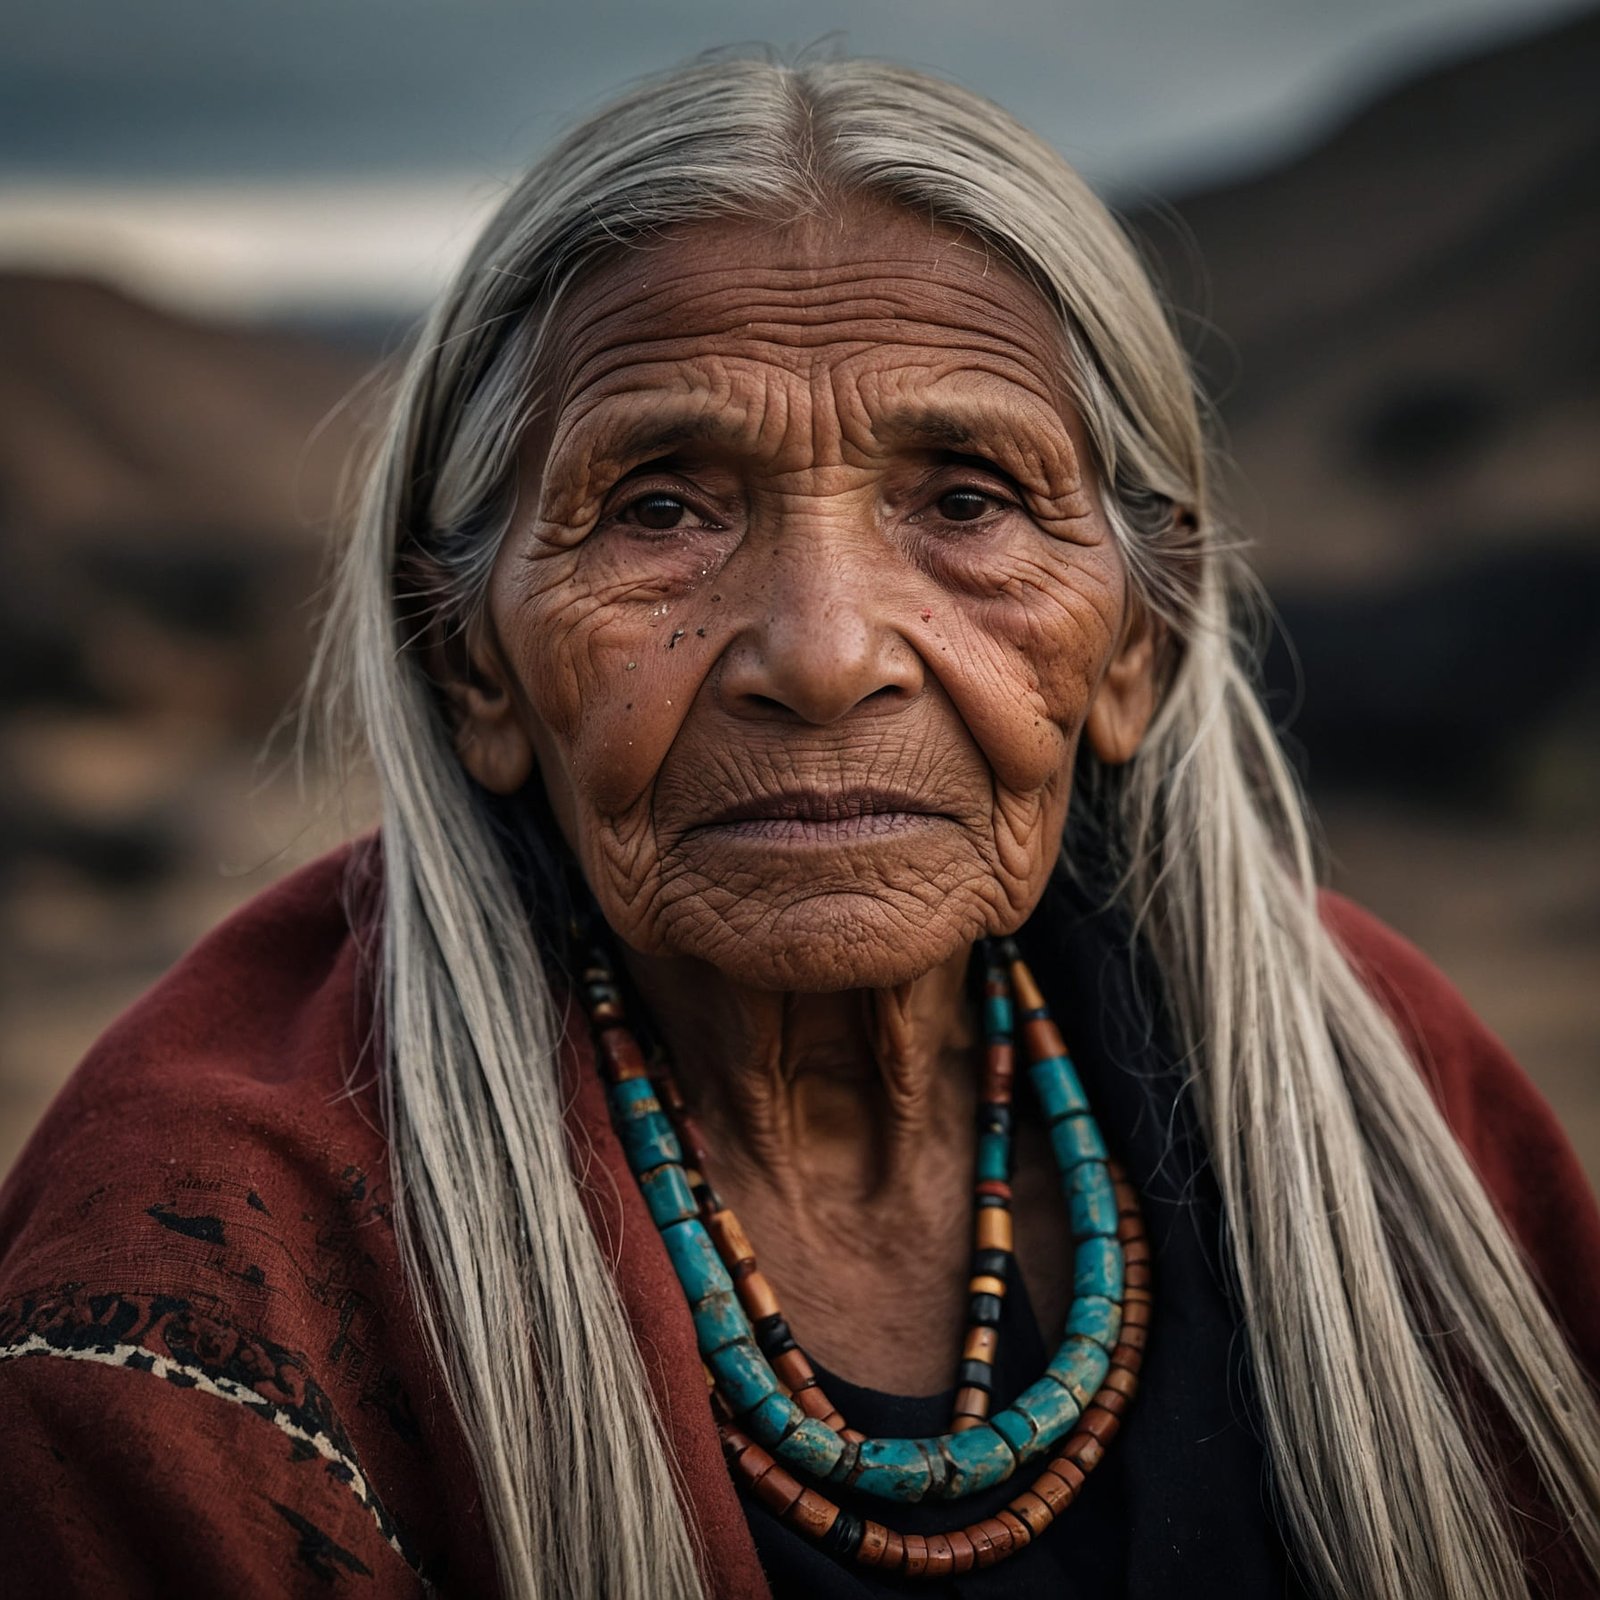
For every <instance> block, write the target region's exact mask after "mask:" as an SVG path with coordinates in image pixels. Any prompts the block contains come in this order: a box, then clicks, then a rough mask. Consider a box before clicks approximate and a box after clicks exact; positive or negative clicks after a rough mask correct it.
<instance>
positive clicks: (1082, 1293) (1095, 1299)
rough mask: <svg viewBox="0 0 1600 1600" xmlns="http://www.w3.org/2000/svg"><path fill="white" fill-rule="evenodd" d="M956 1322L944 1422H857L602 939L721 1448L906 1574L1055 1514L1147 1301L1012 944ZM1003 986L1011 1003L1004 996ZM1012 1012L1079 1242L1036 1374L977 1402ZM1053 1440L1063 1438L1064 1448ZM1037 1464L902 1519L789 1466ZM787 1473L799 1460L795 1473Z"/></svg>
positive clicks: (1129, 1374)
mask: <svg viewBox="0 0 1600 1600" xmlns="http://www.w3.org/2000/svg"><path fill="white" fill-rule="evenodd" d="M983 959H984V985H983V988H984V1032H985V1053H984V1071H983V1082H982V1086H981V1093H980V1101H979V1109H978V1150H977V1170H976V1178H975V1199H976V1202H977V1205H976V1212H975V1220H974V1250H973V1272H972V1277H971V1280H970V1282H969V1284H968V1295H969V1309H968V1331H967V1335H966V1338H965V1340H964V1342H963V1345H962V1355H961V1362H960V1366H959V1368H958V1372H957V1388H956V1398H955V1402H954V1406H953V1416H952V1421H951V1429H950V1432H948V1433H946V1434H943V1435H940V1436H938V1437H936V1438H927V1439H876V1438H869V1437H867V1436H865V1435H863V1434H861V1433H859V1432H857V1431H856V1430H854V1429H851V1428H850V1427H849V1426H848V1425H847V1424H846V1421H845V1418H844V1417H843V1415H842V1414H841V1413H840V1412H839V1410H838V1408H837V1407H836V1406H834V1404H833V1403H832V1401H830V1400H829V1399H828V1397H827V1395H826V1394H825V1393H824V1392H823V1390H822V1387H821V1385H820V1384H819V1383H818V1382H817V1378H816V1374H815V1372H814V1370H813V1369H812V1366H811V1363H810V1362H809V1360H808V1359H807V1358H806V1355H805V1352H804V1351H803V1350H801V1348H800V1347H799V1345H798V1344H797V1343H796V1342H795V1340H794V1338H793V1335H792V1334H791V1332H790V1330H789V1327H788V1324H787V1322H786V1321H785V1320H784V1317H783V1313H782V1308H781V1307H780V1305H779V1303H778V1298H777V1295H776V1294H775V1293H774V1291H773V1289H772V1286H771V1285H770V1283H768V1281H767V1279H766V1278H765V1276H764V1275H763V1274H762V1272H761V1270H760V1267H759V1266H758V1265H757V1263H756V1258H755V1252H754V1250H753V1249H752V1248H751V1245H750V1242H749V1240H748V1238H746V1236H745V1234H744V1230H743V1229H742V1228H741V1227H740V1226H739V1222H738V1219H737V1218H736V1217H735V1216H734V1214H733V1212H732V1211H731V1210H730V1209H729V1208H728V1207H727V1206H726V1205H724V1204H723V1203H722V1201H721V1199H720V1197H719V1196H718V1195H717V1193H716V1191H715V1189H714V1188H713V1187H712V1185H711V1183H710V1181H709V1180H708V1178H707V1177H706V1168H707V1164H708V1163H707V1153H706V1150H705V1146H704V1143H703V1141H702V1140H701V1139H700V1136H699V1132H698V1130H697V1128H696V1127H695V1124H694V1120H693V1118H692V1117H691V1116H690V1114H689V1112H688V1109H687V1107H686V1106H685V1104H684V1100H683V1096H682V1095H681V1093H680V1092H679V1090H678V1087H677V1084H676V1083H675V1082H674V1080H673V1078H672V1075H671V1072H670V1070H669V1069H668V1068H667V1066H666V1064H665V1063H664V1062H662V1061H656V1062H654V1063H652V1064H650V1065H647V1064H646V1061H645V1059H644V1056H643V1053H642V1052H641V1050H640V1048H639V1045H638V1042H637V1040H636V1039H635V1038H634V1036H633V1034H632V1032H631V1031H630V1030H629V1028H628V1026H627V1022H626V1017H625V1013H624V1007H623V999H622V991H621V989H620V988H619V986H618V985H617V982H616V979H615V975H614V973H613V971H612V968H611V964H610V961H609V959H608V957H607V956H606V953H605V952H604V951H603V950H601V949H595V950H593V951H592V952H591V954H590V958H589V961H588V963H587V965H586V967H585V969H584V971H583V977H582V989H583V996H584V1000H585V1003H586V1005H587V1008H588V1012H589V1018H590V1022H591V1025H592V1027H593V1031H594V1035H595V1039H596V1043H597V1046H598V1049H597V1057H598V1060H599V1062H600V1065H601V1072H602V1076H603V1077H604V1079H605V1082H606V1089H607V1097H608V1099H609V1101H610V1105H611V1111H612V1116H613V1119H614V1121H615V1124H616V1128H617V1132H618V1135H619V1137H620V1138H621V1140H622V1144H623V1148H624V1150H625V1152H626V1154H627V1158H628V1163H629V1166H630V1167H631V1168H632V1170H633V1173H634V1175H635V1177H636V1178H637V1179H638V1182H639V1187H640V1190H641V1192H642V1193H643V1195H644V1199H645V1203H646V1205H647V1206H648V1207H649V1210H650V1214H651V1216H652V1218H653V1219H654V1221H655V1223H656V1226H657V1228H658V1229H660V1231H661V1237H662V1241H663V1243H664V1244H665V1245H666V1248H667V1253H668V1255H669V1257H670V1258H671V1261H672V1264H673V1268H674V1271H675V1272H676V1274H677V1277H678V1281H679V1283H680V1284H681V1285H682V1287H683V1291H684V1294H685V1297H686V1298H687V1300H688V1302H689V1308H690V1312H691V1314H692V1316H693V1319H694V1325H695V1333H696V1338H697V1340H698V1343H699V1347H700V1353H701V1356H702V1357H703V1359H704V1360H705V1362H706V1366H707V1374H706V1376H707V1382H708V1385H709V1387H710V1390H711V1396H712V1405H713V1409H714V1411H715V1413H716V1416H717V1426H718V1432H719V1434H720V1437H721V1439H722V1444H723V1448H724V1452H725V1454H726V1455H727V1458H728V1461H729V1464H730V1466H731V1468H732V1470H733V1472H734V1474H735V1476H736V1477H738V1478H739V1479H740V1480H741V1481H743V1482H744V1483H745V1485H746V1487H747V1488H748V1489H749V1490H750V1492H751V1493H752V1494H753V1495H754V1497H755V1498H756V1499H757V1500H759V1501H760V1502H761V1503H762V1504H763V1505H765V1506H766V1507H768V1509H769V1510H771V1511H772V1512H774V1514H776V1515H777V1516H778V1517H779V1518H780V1519H781V1520H782V1521H784V1522H785V1523H787V1524H788V1525H789V1526H791V1527H793V1528H795V1529H797V1530H798V1531H800V1532H802V1533H804V1534H806V1535H807V1536H809V1537H810V1538H812V1539H814V1540H815V1541H816V1542H817V1543H819V1544H820V1545H821V1546H822V1547H823V1548H824V1549H826V1550H828V1551H829V1552H830V1553H832V1554H833V1555H834V1556H836V1557H838V1558H840V1559H843V1560H854V1561H855V1562H857V1563H858V1564H860V1565H863V1566H868V1567H875V1568H878V1569H880V1570H884V1571H889V1572H894V1573H898V1574H901V1575H903V1576H906V1577H930V1578H931V1577H942V1576H947V1575H949V1574H951V1573H956V1572H966V1571H968V1570H970V1569H971V1568H972V1567H974V1566H979V1567H987V1566H991V1565H993V1564H994V1563H995V1562H996V1561H999V1560H1002V1559H1004V1557H1006V1556H1008V1555H1010V1554H1013V1553H1014V1552H1015V1551H1017V1550H1020V1549H1021V1548H1022V1547H1023V1546H1024V1545H1026V1544H1028V1543H1029V1542H1031V1540H1033V1539H1034V1538H1036V1537H1037V1536H1038V1535H1039V1534H1041V1533H1043V1532H1044V1530H1045V1529H1046V1528H1047V1527H1049V1525H1050V1524H1051V1522H1053V1521H1054V1519H1055V1518H1056V1517H1057V1516H1058V1515H1060V1513H1061V1512H1062V1511H1064V1510H1065V1509H1066V1507H1067V1506H1068V1505H1069V1504H1071V1502H1072V1500H1073V1499H1074V1498H1075V1496H1076V1495H1077V1493H1078V1490H1079V1488H1080V1487H1081V1485H1082V1483H1083V1481H1084V1476H1085V1474H1086V1473H1087V1472H1089V1471H1090V1470H1091V1469H1092V1468H1093V1467H1094V1466H1095V1465H1096V1463H1097V1462H1098V1461H1099V1460H1100V1458H1101V1456H1102V1455H1103V1453H1104V1450H1105V1446H1106V1445H1107V1444H1108V1443H1109V1442H1110V1440H1111V1438H1112V1437H1113V1436H1114V1435H1115V1433H1116V1431H1117V1429H1118V1427H1119V1426H1120V1424H1121V1418H1122V1415H1123V1413H1124V1412H1125V1411H1126V1409H1127V1407H1128V1405H1129V1403H1130V1402H1131V1401H1132V1398H1133V1396H1134V1393H1135V1392H1136V1390H1137V1387H1138V1372H1139V1366H1140V1362H1141V1360H1142V1358H1143V1351H1144V1344H1145V1336H1146V1330H1147V1328H1148V1324H1149V1314H1150V1264H1149V1262H1150V1252H1149V1246H1148V1244H1147V1242H1146V1240H1145V1237H1144V1229H1143V1225H1142V1223H1141V1220H1140V1216H1139V1208H1138V1201H1137V1197H1136V1195H1135V1193H1134V1190H1133V1187H1132V1185H1131V1184H1129V1183H1128V1182H1127V1180H1126V1178H1125V1176H1124V1175H1123V1173H1122V1170H1121V1168H1120V1167H1118V1166H1117V1164H1116V1163H1115V1162H1113V1161H1112V1160H1111V1159H1110V1157H1109V1156H1108V1154H1107V1152H1106V1148H1105V1144H1104V1142H1103V1140H1102V1139H1101V1136H1100V1132H1099V1129H1098V1127H1097V1126H1096V1124H1095V1121H1094V1118H1093V1116H1092V1115H1091V1114H1090V1111H1089V1104H1088V1100H1087V1098H1086V1097H1085V1095H1084V1093H1083V1088H1082V1085H1081V1084H1080V1083H1079V1081H1078V1075H1077V1071H1076V1069H1075V1068H1074V1066H1073V1064H1072V1061H1071V1058H1070V1057H1069V1056H1068V1054H1067V1051H1066V1047H1065V1046H1064V1044H1063V1043H1062V1040H1061V1035H1060V1032H1059V1031H1058V1030H1057V1028H1056V1026H1055V1024H1054V1022H1053V1021H1052V1020H1051V1018H1050V1014H1049V1012H1048V1010H1047V1009H1046V1007H1045V1004H1044V999H1043V996H1042V995H1041V994H1040V992H1039V988H1038V985H1037V984H1036V983H1035V982H1034V979H1033V975H1032V974H1031V973H1030V972H1029V971H1028V968H1027V966H1026V964H1025V963H1024V962H1023V961H1022V959H1021V956H1020V955H1019V954H1018V952H1017V949H1016V946H1015V945H1014V944H1013V943H1012V942H1011V941H1010V940H1004V941H999V942H995V941H985V942H984V947H983ZM1014 1001H1015V1004H1014V1003H1013V1002H1014ZM1018 1010H1020V1013H1021V1016H1020V1021H1021V1024H1022V1034H1023V1039H1024V1041H1025V1044H1026V1048H1027V1053H1028V1058H1029V1073H1028V1076H1029V1079H1030V1082H1031V1083H1032V1086H1033V1090H1034V1094H1035V1096H1036V1098H1037V1100H1038V1102H1039V1105H1040V1108H1041V1111H1042V1112H1043V1115H1044V1117H1045V1119H1046V1122H1047V1124H1048V1126H1049V1132H1050V1143H1051V1148H1052V1150H1053V1152H1054V1155H1055V1159H1056V1164H1057V1167H1058V1169H1059V1170H1060V1173H1061V1179H1062V1186H1063V1190H1064V1192H1065V1196H1066V1200H1067V1207H1068V1212H1069V1218H1070V1222H1071V1229H1072V1238H1073V1249H1074V1255H1073V1295H1074V1298H1073V1303H1072V1309H1071V1311H1070V1312H1069V1314H1068V1317H1067V1323H1066V1329H1065V1334H1064V1337H1063V1339H1062V1343H1061V1345H1060V1347H1059V1348H1058V1349H1057V1351H1056V1353H1055V1355H1054V1357H1053V1358H1052V1360H1051V1361H1050V1363H1049V1365H1048V1366H1047V1367H1046V1368H1045V1371H1044V1374H1043V1375H1042V1376H1041V1377H1040V1378H1039V1380H1038V1381H1037V1382H1036V1383H1034V1384H1033V1385H1031V1386H1030V1387H1029V1388H1028V1389H1026V1390H1024V1391H1023V1393H1022V1394H1021V1395H1019V1396H1018V1397H1017V1399H1016V1400H1015V1401H1014V1402H1013V1403H1012V1404H1011V1405H1010V1406H1009V1407H1007V1408H1006V1409H1005V1410H1003V1411H1002V1412H1000V1413H999V1415H997V1416H995V1417H992V1418H991V1417H990V1416H989V1407H990V1394H991V1390H992V1374H993V1363H994V1358H995V1354H996V1351H997V1349H998V1337H999V1335H998V1323H999V1320H1000V1310H1001V1298H1002V1296H1003V1295H1004V1293H1005V1284H1006V1276H1007V1269H1008V1267H1009V1264H1010V1258H1011V1247H1012V1224H1011V1187H1010V1177H1011V1085H1012V1078H1013V1072H1014V1056H1015V1032H1016V1027H1015V1024H1016V1020H1017V1019H1016V1017H1015V1015H1014V1013H1015V1012H1016V1011H1018ZM1058 1447H1059V1448H1058ZM1044 1457H1048V1458H1049V1459H1048V1461H1047V1464H1046V1465H1045V1467H1044V1469H1043V1470H1042V1471H1041V1472H1040V1473H1039V1474H1038V1475H1037V1476H1036V1477H1035V1478H1034V1480H1033V1482H1032V1484H1031V1485H1030V1486H1029V1488H1027V1489H1025V1490H1023V1491H1022V1493H1021V1494H1019V1495H1018V1496H1017V1497H1016V1498H1015V1499H1013V1500H1012V1501H1011V1502H1010V1503H1009V1504H1008V1505H1007V1506H1006V1508H1005V1509H1004V1510H1003V1511H1001V1512H1000V1513H999V1514H998V1515H997V1516H994V1517H990V1518H985V1519H982V1520H980V1521H978V1522H975V1523H973V1524H971V1525H970V1526H967V1527H964V1528H958V1529H954V1530H952V1531H950V1532H948V1533H939V1534H929V1535H921V1534H904V1533H900V1532H897V1531H895V1530H893V1529H891V1528H889V1527H887V1526H885V1525H883V1524H880V1523H878V1522H875V1521H871V1520H868V1519H863V1518H861V1517H857V1516H855V1515H854V1514H853V1513H851V1512H848V1511H845V1510H843V1509H842V1508H840V1507H839V1506H838V1505H836V1504H835V1503H834V1502H833V1501H831V1500H829V1499H828V1498H827V1497H826V1496H825V1495H824V1494H823V1493H822V1492H820V1490H819V1489H816V1488H810V1487H807V1486H806V1484H805V1483H804V1482H802V1481H801V1479H800V1478H798V1477H796V1476H795V1471H799V1472H800V1473H802V1474H804V1475H805V1477H807V1478H809V1479H811V1480H813V1481H814V1482H817V1483H819V1484H837V1485H841V1486H843V1487H846V1488H849V1489H852V1490H854V1491H855V1492H857V1493H860V1494H864V1495H868V1496H872V1497H875V1498H879V1499H885V1500H890V1501H900V1502H914V1501H919V1500H923V1499H958V1498H961V1497H963V1496H966V1495H970V1494H975V1493H977V1492H979V1491H980V1490H983V1489H987V1488H991V1487H993V1486H994V1485H996V1484H1000V1483H1004V1482H1006V1481H1008V1480H1009V1479H1010V1477H1011V1476H1012V1474H1013V1473H1014V1472H1016V1470H1017V1469H1018V1468H1019V1467H1020V1466H1023V1465H1027V1464H1029V1463H1032V1462H1034V1461H1037V1460H1040V1459H1041V1458H1044ZM790 1469H794V1470H790Z"/></svg>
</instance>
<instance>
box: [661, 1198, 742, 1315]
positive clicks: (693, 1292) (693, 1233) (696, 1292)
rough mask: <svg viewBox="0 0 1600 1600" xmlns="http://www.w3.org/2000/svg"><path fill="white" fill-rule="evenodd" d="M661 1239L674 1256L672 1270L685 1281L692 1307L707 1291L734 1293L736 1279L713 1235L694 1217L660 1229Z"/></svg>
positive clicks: (687, 1295)
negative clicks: (713, 1240)
mask: <svg viewBox="0 0 1600 1600" xmlns="http://www.w3.org/2000/svg"><path fill="white" fill-rule="evenodd" d="M661 1239H662V1242H663V1243H664V1244H665V1245H666V1247H667V1254H668V1255H669V1256H671V1257H672V1270H673V1271H674V1272H676V1273H677V1275H678V1282H679V1283H681V1284H682V1285H683V1293H684V1298H685V1299H686V1300H687V1301H688V1302H689V1310H690V1311H691V1312H693V1311H694V1309H695V1307H696V1306H698V1305H699V1304H700V1302H701V1301H702V1300H704V1299H705V1298H706V1296H707V1295H711V1294H732V1293H733V1279H732V1278H730V1277H729V1276H728V1269H727V1268H726V1267H725V1266H723V1264H722V1258H721V1257H720V1256H718V1254H717V1247H716V1246H715V1245H714V1244H712V1242H711V1236H710V1234H708V1233H707V1232H706V1230H705V1229H704V1228H703V1227H702V1226H701V1225H700V1223H698V1222H695V1221H692V1220H691V1221H689V1222H675V1223H673V1225H672V1226H671V1227H670V1228H663V1229H662V1230H661Z"/></svg>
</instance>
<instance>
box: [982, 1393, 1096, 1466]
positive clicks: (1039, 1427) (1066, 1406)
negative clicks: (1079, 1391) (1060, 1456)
mask: <svg viewBox="0 0 1600 1600" xmlns="http://www.w3.org/2000/svg"><path fill="white" fill-rule="evenodd" d="M1007 1409H1008V1410H1011V1411H1015V1412H1016V1413H1017V1414H1018V1415H1019V1416H1020V1417H1023V1418H1024V1419H1025V1420H1026V1421H1028V1422H1029V1423H1031V1424H1032V1425H1033V1437H1032V1438H1031V1439H1029V1440H1028V1441H1027V1442H1026V1443H1025V1444H1023V1445H1020V1446H1019V1448H1018V1451H1017V1455H1018V1459H1020V1460H1022V1461H1024V1462H1027V1461H1032V1460H1034V1459H1035V1458H1037V1457H1038V1456H1041V1455H1043V1454H1044V1453H1045V1452H1046V1451H1047V1450H1050V1449H1053V1448H1054V1447H1055V1446H1056V1445H1057V1444H1059V1443H1060V1442H1061V1440H1063V1439H1064V1438H1066V1436H1067V1430H1068V1429H1069V1428H1071V1426H1072V1425H1073V1423H1075V1422H1076V1421H1077V1420H1078V1418H1079V1416H1081V1415H1082V1413H1083V1407H1082V1406H1081V1405H1079V1404H1078V1402H1077V1400H1076V1399H1074V1398H1073V1396H1072V1395H1070V1394H1069V1393H1068V1392H1067V1391H1066V1390H1065V1389H1063V1388H1062V1387H1061V1385H1060V1384H1059V1383H1057V1382H1055V1380H1054V1379H1052V1378H1049V1377H1044V1378H1040V1379H1039V1381H1038V1382H1037V1383H1033V1384H1030V1385H1029V1386H1028V1387H1027V1388H1026V1389H1024V1390H1023V1391H1022V1393H1021V1394H1019V1395H1018V1396H1017V1399H1016V1403H1015V1404H1014V1405H1012V1406H1010V1407H1008V1408H1007ZM1003 1414H1004V1413H1002V1415H1003ZM996 1420H997V1421H998V1418H997V1419H996Z"/></svg>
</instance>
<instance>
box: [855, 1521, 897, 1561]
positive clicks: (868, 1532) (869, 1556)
mask: <svg viewBox="0 0 1600 1600" xmlns="http://www.w3.org/2000/svg"><path fill="white" fill-rule="evenodd" d="M888 1548H889V1530H888V1529H887V1528H886V1527H884V1525H883V1524H882V1523H881V1522H868V1523H867V1524H866V1525H865V1526H864V1527H863V1529H862V1532H861V1546H860V1548H859V1549H858V1550H857V1551H856V1560H857V1561H859V1562H860V1563H861V1565H862V1566H864V1567H878V1566H882V1565H883V1555H884V1552H885V1551H886V1550H887V1549H888Z"/></svg>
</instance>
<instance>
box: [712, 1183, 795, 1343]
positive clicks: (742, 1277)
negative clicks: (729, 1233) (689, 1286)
mask: <svg viewBox="0 0 1600 1600" xmlns="http://www.w3.org/2000/svg"><path fill="white" fill-rule="evenodd" d="M727 1214H728V1213H727V1212H726V1211H724V1212H722V1213H720V1215H722V1216H727ZM733 1287H734V1289H735V1290H736V1291H737V1293H738V1296H739V1304H740V1305H742V1306H743V1307H744V1314H745V1315H746V1316H747V1317H749V1319H750V1320H751V1321H752V1322H760V1321H761V1320H762V1319H763V1318H764V1317H775V1316H777V1315H778V1313H779V1311H780V1310H781V1309H782V1308H781V1307H780V1306H779V1304H778V1296H777V1294H776V1292H775V1291H774V1290H773V1287H772V1285H771V1284H770V1283H768V1282H767V1279H766V1274H765V1273H763V1272H762V1271H761V1269H760V1268H759V1267H754V1268H747V1269H746V1270H745V1271H744V1272H736V1273H735V1274H734V1275H733Z"/></svg>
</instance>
